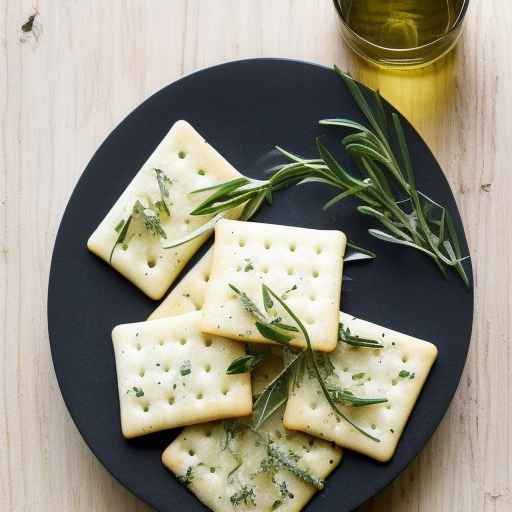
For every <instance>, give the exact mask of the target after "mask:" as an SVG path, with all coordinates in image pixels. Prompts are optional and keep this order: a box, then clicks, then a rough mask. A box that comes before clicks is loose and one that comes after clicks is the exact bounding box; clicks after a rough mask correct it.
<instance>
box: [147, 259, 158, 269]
mask: <svg viewBox="0 0 512 512" xmlns="http://www.w3.org/2000/svg"><path fill="white" fill-rule="evenodd" d="M148 267H149V268H153V267H156V260H155V259H153V258H150V259H148Z"/></svg>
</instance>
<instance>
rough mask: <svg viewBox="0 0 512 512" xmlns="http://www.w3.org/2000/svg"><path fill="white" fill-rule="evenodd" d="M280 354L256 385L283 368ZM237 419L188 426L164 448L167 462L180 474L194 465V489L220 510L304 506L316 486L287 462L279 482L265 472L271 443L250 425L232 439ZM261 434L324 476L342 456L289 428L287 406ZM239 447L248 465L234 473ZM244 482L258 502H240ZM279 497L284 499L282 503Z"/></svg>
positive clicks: (291, 511)
mask: <svg viewBox="0 0 512 512" xmlns="http://www.w3.org/2000/svg"><path fill="white" fill-rule="evenodd" d="M277 359H278V358H276V357H273V358H271V359H266V360H265V363H263V364H262V365H261V366H259V367H258V368H257V369H256V370H255V371H254V372H253V386H254V389H255V390H256V391H259V390H261V389H262V388H263V387H264V385H265V384H266V382H267V381H268V380H269V379H270V378H273V376H274V374H275V373H277V372H278V371H279V369H280V368H282V363H281V364H277V365H276V360H277ZM278 362H279V361H278ZM233 425H236V423H233V422H229V421H227V422H213V423H208V424H203V425H196V426H193V427H187V428H185V429H184V430H183V432H182V433H181V434H180V435H179V436H178V437H177V438H176V439H175V440H174V441H173V442H172V444H171V445H170V446H169V447H168V448H167V449H166V450H165V452H164V453H163V455H162V462H163V464H164V465H165V466H166V467H167V468H168V469H170V470H171V471H173V472H174V473H175V474H176V475H178V476H180V477H183V476H185V475H186V474H187V471H188V470H189V468H191V469H190V474H191V477H192V478H191V481H190V482H189V484H188V487H189V489H190V490H191V491H192V492H193V493H194V494H195V495H196V496H197V497H198V498H199V499H200V500H201V501H202V502H203V503H204V504H205V505H206V506H208V507H210V508H211V509H212V510H214V511H219V512H220V511H229V512H233V510H259V511H269V512H270V511H272V510H278V511H283V512H295V511H299V510H302V508H303V507H304V506H305V505H306V503H307V502H308V501H309V500H310V499H311V497H312V496H313V495H314V494H315V492H316V488H315V487H314V486H313V485H311V484H308V483H306V482H304V481H303V480H301V479H299V478H298V477H296V476H294V475H293V474H292V473H290V472H289V471H288V470H286V469H283V468H282V467H280V468H279V470H278V472H277V473H276V475H275V482H272V478H271V477H270V476H269V475H268V474H265V473H261V472H260V473H259V470H260V465H261V462H262V461H263V460H264V459H267V457H268V455H267V450H266V448H265V446H264V445H263V444H262V443H261V440H260V439H259V438H258V437H257V435H256V434H254V433H253V432H251V431H249V430H244V429H242V430H238V431H236V430H235V434H234V436H233V439H232V440H231V441H230V442H229V444H228V445H226V436H227V435H229V431H230V430H229V427H230V426H233ZM260 434H261V435H262V436H263V438H269V439H271V440H272V441H273V442H274V443H275V447H276V448H277V449H278V450H279V451H280V452H281V453H285V454H287V455H289V454H290V450H291V452H292V454H291V455H292V456H295V457H296V458H297V459H296V465H297V466H299V467H300V468H301V469H304V470H306V471H308V472H309V473H310V474H312V475H314V476H315V477H316V478H318V479H322V480H323V479H325V478H326V477H327V476H328V475H329V473H330V472H331V471H332V470H333V469H334V468H335V467H336V466H337V465H338V464H339V462H340V461H341V456H342V453H341V450H340V449H339V448H338V447H336V446H335V445H333V444H331V443H328V442H326V441H322V440H320V439H314V438H312V437H311V436H308V435H307V434H303V433H300V432H292V431H287V430H285V429H284V427H283V424H282V410H281V411H278V412H277V413H276V414H274V415H273V416H272V417H271V418H269V419H268V420H267V421H266V422H265V423H264V424H263V425H262V427H261V429H260ZM233 453H238V454H239V456H240V460H241V462H242V465H241V466H240V467H239V468H238V469H237V471H235V472H234V473H233V474H232V475H231V476H229V473H230V472H231V471H232V470H233V469H234V468H235V467H236V465H237V464H238V461H237V459H236V457H235V456H234V455H233ZM283 482H285V485H286V489H287V490H288V491H289V492H290V493H291V494H292V495H293V498H291V497H290V496H289V495H287V496H286V497H283V496H282V495H281V491H280V485H283V484H282V483H283ZM244 485H245V486H247V489H252V492H253V493H254V500H255V503H256V505H255V506H254V505H244V504H243V503H242V504H239V505H237V506H236V507H235V506H234V505H233V504H232V502H231V497H232V496H234V495H235V496H236V493H238V492H240V490H241V489H242V487H243V486H244ZM278 501H281V504H280V505H279V506H277V502H278Z"/></svg>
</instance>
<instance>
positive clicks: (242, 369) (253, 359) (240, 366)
mask: <svg viewBox="0 0 512 512" xmlns="http://www.w3.org/2000/svg"><path fill="white" fill-rule="evenodd" d="M264 358H265V355H264V354H254V355H248V356H240V357H237V358H236V359H235V360H234V361H232V362H231V364H230V365H229V366H228V368H227V370H226V373H227V374H228V375H236V374H239V373H247V372H251V371H252V370H254V368H256V366H258V365H259V364H260V363H261V361H263V359H264Z"/></svg>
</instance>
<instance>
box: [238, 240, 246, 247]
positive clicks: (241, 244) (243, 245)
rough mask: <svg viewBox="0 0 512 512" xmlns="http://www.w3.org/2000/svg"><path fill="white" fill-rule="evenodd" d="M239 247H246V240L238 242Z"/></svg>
mask: <svg viewBox="0 0 512 512" xmlns="http://www.w3.org/2000/svg"><path fill="white" fill-rule="evenodd" d="M238 245H239V246H240V247H245V240H243V239H242V240H238Z"/></svg>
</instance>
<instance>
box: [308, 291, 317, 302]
mask: <svg viewBox="0 0 512 512" xmlns="http://www.w3.org/2000/svg"><path fill="white" fill-rule="evenodd" d="M309 300H310V301H312V302H315V300H316V295H315V294H314V293H312V294H311V295H310V296H309Z"/></svg>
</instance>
